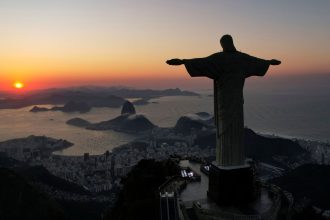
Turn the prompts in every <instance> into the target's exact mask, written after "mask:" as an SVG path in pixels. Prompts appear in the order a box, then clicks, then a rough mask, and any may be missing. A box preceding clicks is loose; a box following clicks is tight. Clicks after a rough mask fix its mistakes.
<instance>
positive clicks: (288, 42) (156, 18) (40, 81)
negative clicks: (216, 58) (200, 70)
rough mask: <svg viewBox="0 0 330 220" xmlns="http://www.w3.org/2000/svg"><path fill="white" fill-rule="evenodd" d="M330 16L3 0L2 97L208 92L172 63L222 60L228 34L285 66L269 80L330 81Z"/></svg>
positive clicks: (276, 6)
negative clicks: (86, 90)
mask: <svg viewBox="0 0 330 220" xmlns="http://www.w3.org/2000/svg"><path fill="white" fill-rule="evenodd" d="M298 2H299V4H298ZM329 14H330V3H329V1H322V0H317V1H313V2H311V1H307V0H306V1H305V0H303V1H294V0H293V1H290V2H287V1H276V2H275V1H270V0H265V1H258V0H255V1H251V2H250V1H249V3H248V2H247V1H243V0H239V1H235V2H230V1H225V0H223V1H208V2H206V3H205V2H204V1H197V0H191V1H189V3H183V2H179V1H174V0H171V1H166V2H165V1H160V0H154V1H151V0H149V1H148V0H141V1H133V0H130V1H119V0H118V1H116V0H113V1H104V0H93V1H92V0H79V1H78V0H66V1H64V0H59V1H45V0H42V1H41V0H31V1H28V3H27V1H24V0H4V1H1V3H0V15H1V19H0V26H1V27H3V28H2V30H1V33H0V42H1V43H0V74H1V82H0V90H7V89H10V88H11V87H12V84H13V82H14V81H22V82H24V83H25V85H26V87H25V89H29V90H31V89H40V88H48V87H63V86H71V85H84V84H96V85H109V86H118V85H128V86H137V87H139V86H144V87H151V88H157V87H174V86H176V87H196V88H203V87H208V86H210V83H209V82H208V81H206V80H202V81H199V80H196V79H194V80H191V79H189V77H188V76H187V74H186V73H185V70H184V68H183V67H177V68H175V67H171V66H167V65H166V64H165V61H166V60H167V59H169V58H175V57H179V58H193V57H203V56H207V55H209V54H211V53H214V52H217V51H219V50H220V46H219V43H218V41H219V38H220V37H221V35H222V34H227V33H229V34H232V35H233V37H234V40H235V44H236V47H237V49H239V50H241V51H243V52H246V53H249V54H251V55H255V56H258V57H261V58H265V59H271V58H277V59H280V60H282V61H283V64H282V65H281V66H279V67H276V68H272V69H271V70H270V74H299V73H303V74H305V73H330V65H329V57H330V44H329V43H328V39H330V29H329V28H328V25H329V23H330V16H329Z"/></svg>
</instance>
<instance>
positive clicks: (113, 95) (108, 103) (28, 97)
mask: <svg viewBox="0 0 330 220" xmlns="http://www.w3.org/2000/svg"><path fill="white" fill-rule="evenodd" d="M198 95H199V94H197V93H195V92H190V91H184V90H180V89H178V88H176V89H165V90H151V89H131V88H118V87H93V86H85V87H74V88H59V89H46V90H39V91H32V92H27V93H26V94H24V95H22V94H20V96H17V95H15V94H6V96H5V97H4V98H1V99H0V109H15V108H23V107H27V106H31V105H43V104H51V105H64V104H66V103H68V102H70V101H73V102H84V103H86V104H87V105H88V106H90V107H113V108H118V107H120V106H122V105H123V103H124V102H125V101H126V99H128V98H138V100H136V101H135V104H137V105H145V104H148V103H149V99H151V98H159V97H163V96H198ZM35 111H47V110H46V109H35Z"/></svg>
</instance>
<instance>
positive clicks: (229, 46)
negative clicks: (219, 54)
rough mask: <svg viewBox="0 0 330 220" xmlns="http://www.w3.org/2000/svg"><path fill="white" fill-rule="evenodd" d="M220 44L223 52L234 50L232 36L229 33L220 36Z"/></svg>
mask: <svg viewBox="0 0 330 220" xmlns="http://www.w3.org/2000/svg"><path fill="white" fill-rule="evenodd" d="M220 44H221V47H222V49H223V51H224V52H232V51H236V48H235V46H234V41H233V38H232V37H231V36H230V35H229V34H226V35H223V36H222V37H221V39H220Z"/></svg>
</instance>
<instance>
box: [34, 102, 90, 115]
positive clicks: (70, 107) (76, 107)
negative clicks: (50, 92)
mask: <svg viewBox="0 0 330 220" xmlns="http://www.w3.org/2000/svg"><path fill="white" fill-rule="evenodd" d="M91 109H92V107H91V106H90V105H88V104H87V103H86V102H79V101H69V102H67V103H66V104H65V105H64V106H55V107H52V108H50V109H48V108H44V107H38V106H34V107H33V108H32V109H31V110H30V112H45V111H62V112H80V113H86V112H89V111H90V110H91Z"/></svg>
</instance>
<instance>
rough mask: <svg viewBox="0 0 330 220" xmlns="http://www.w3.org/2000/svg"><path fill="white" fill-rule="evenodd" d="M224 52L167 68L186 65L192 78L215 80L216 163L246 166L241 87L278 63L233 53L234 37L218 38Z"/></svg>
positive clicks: (181, 61) (273, 60)
mask: <svg viewBox="0 0 330 220" xmlns="http://www.w3.org/2000/svg"><path fill="white" fill-rule="evenodd" d="M220 44H221V46H222V48H223V52H218V53H215V54H212V55H210V56H208V57H205V58H195V59H171V60H168V61H166V63H167V64H169V65H182V64H183V65H185V67H186V69H187V71H188V73H189V74H190V76H192V77H199V76H205V77H208V78H211V79H213V81H214V115H215V123H216V128H217V135H216V137H217V146H216V163H217V165H218V166H222V167H228V166H242V165H244V164H245V152H244V143H243V131H244V120H243V87H244V82H245V78H247V77H249V76H264V75H265V74H266V72H267V70H268V68H269V65H279V64H281V62H280V61H278V60H275V59H272V60H264V59H260V58H257V57H253V56H250V55H248V54H245V53H242V52H239V51H237V50H236V48H235V46H234V42H233V38H232V37H231V36H230V35H224V36H222V37H221V39H220Z"/></svg>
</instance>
